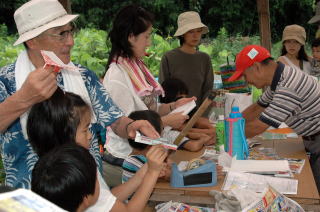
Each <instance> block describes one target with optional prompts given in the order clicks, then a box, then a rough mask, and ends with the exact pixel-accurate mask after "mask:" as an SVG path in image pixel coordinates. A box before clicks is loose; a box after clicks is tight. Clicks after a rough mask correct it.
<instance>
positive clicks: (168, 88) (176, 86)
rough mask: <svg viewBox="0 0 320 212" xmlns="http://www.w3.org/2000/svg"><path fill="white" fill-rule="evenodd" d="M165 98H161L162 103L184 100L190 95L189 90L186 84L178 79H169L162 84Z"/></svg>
mask: <svg viewBox="0 0 320 212" xmlns="http://www.w3.org/2000/svg"><path fill="white" fill-rule="evenodd" d="M161 86H162V88H163V90H164V93H165V97H162V96H160V97H159V98H160V102H161V103H170V102H174V101H176V100H178V99H180V98H184V97H186V96H187V95H188V94H189V90H188V88H187V86H186V84H185V83H184V82H183V81H181V80H179V79H176V78H169V79H166V80H165V81H163V82H162V84H161Z"/></svg>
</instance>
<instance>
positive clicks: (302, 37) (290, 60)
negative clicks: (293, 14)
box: [278, 24, 311, 74]
mask: <svg viewBox="0 0 320 212" xmlns="http://www.w3.org/2000/svg"><path fill="white" fill-rule="evenodd" d="M305 43H306V31H305V29H304V28H303V27H302V26H299V25H296V24H293V25H288V26H286V27H285V28H284V30H283V33H282V50H281V56H280V57H279V58H278V61H280V62H282V63H284V64H286V65H289V66H291V67H294V68H297V69H301V70H302V71H304V72H306V73H308V74H310V72H311V65H310V62H309V57H308V55H307V54H306V52H305V49H304V45H305Z"/></svg>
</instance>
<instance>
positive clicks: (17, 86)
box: [0, 0, 159, 188]
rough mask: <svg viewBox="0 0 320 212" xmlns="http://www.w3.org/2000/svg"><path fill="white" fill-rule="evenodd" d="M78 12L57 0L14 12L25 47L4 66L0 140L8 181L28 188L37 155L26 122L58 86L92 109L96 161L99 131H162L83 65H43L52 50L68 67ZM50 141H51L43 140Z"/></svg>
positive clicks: (0, 90)
mask: <svg viewBox="0 0 320 212" xmlns="http://www.w3.org/2000/svg"><path fill="white" fill-rule="evenodd" d="M77 17H78V15H69V14H67V12H66V11H65V9H64V8H63V7H62V5H61V4H60V3H59V2H58V1H57V0H32V1H29V2H27V3H25V4H24V5H22V6H21V7H20V8H19V9H17V10H16V12H15V14H14V19H15V22H16V25H17V28H18V32H19V38H18V40H17V41H16V42H15V44H14V45H18V44H21V43H23V44H24V45H25V47H26V50H25V51H23V52H22V53H20V54H19V56H18V58H17V60H16V62H15V63H13V64H11V65H8V66H6V67H3V68H2V69H0V132H1V134H0V143H1V147H2V148H1V150H2V153H1V155H2V160H3V164H4V168H5V172H6V181H5V183H6V185H8V186H12V187H16V188H19V187H24V188H30V180H31V171H32V169H33V166H34V164H35V163H36V161H37V159H38V157H37V156H36V154H35V153H34V151H33V149H32V147H31V146H30V144H29V142H28V136H27V133H26V122H27V117H28V111H29V109H30V108H31V107H32V106H33V105H34V104H36V103H38V102H41V101H44V100H46V99H48V98H50V97H51V96H52V94H53V93H54V92H55V90H56V89H57V86H59V87H60V88H62V89H63V90H66V91H69V92H73V93H76V94H78V95H80V96H81V97H82V98H83V99H84V100H85V101H86V102H87V103H88V104H89V105H90V106H91V108H92V111H93V118H92V120H91V129H90V130H91V131H92V134H93V136H92V141H91V147H90V151H91V152H92V153H94V155H95V158H96V161H97V162H98V165H99V166H100V165H101V163H100V162H101V158H100V154H99V149H98V142H97V136H96V134H97V130H98V129H99V128H102V127H106V126H111V128H112V129H113V131H114V132H116V133H117V134H118V135H120V136H121V137H134V136H135V132H136V131H137V130H140V131H141V132H143V133H144V134H146V135H148V136H150V137H153V138H155V137H158V136H159V135H158V133H157V132H156V131H155V130H154V128H153V127H152V126H151V125H150V123H149V122H146V121H132V120H131V119H129V118H127V117H124V116H123V114H122V112H121V110H120V109H119V108H118V107H117V106H116V105H114V103H113V102H112V99H111V98H109V95H108V93H106V91H105V89H104V88H103V86H102V84H100V82H99V80H98V78H97V76H96V75H95V74H94V73H93V72H91V71H89V70H87V69H86V68H85V67H81V68H82V69H80V70H76V71H74V70H73V71H69V70H61V71H60V72H59V73H56V72H54V71H53V70H52V68H43V67H44V64H45V62H44V59H43V57H42V55H41V53H40V50H47V51H52V52H54V53H55V54H56V55H57V56H58V58H59V59H60V60H61V61H62V62H63V63H65V64H68V65H69V66H75V65H74V64H73V63H72V62H71V61H70V51H71V49H72V46H73V44H74V41H73V31H74V27H73V25H72V21H74V20H75V19H76V18H77ZM44 142H47V141H44Z"/></svg>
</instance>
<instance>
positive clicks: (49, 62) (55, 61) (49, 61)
mask: <svg viewBox="0 0 320 212" xmlns="http://www.w3.org/2000/svg"><path fill="white" fill-rule="evenodd" d="M41 55H42V57H43V59H44V62H45V64H44V68H46V67H47V66H53V67H54V69H53V71H54V72H59V71H60V70H61V69H65V70H69V71H78V70H81V68H78V67H77V66H75V65H73V64H64V63H63V62H62V61H61V60H60V59H59V57H57V55H56V54H55V53H54V52H51V51H44V50H41Z"/></svg>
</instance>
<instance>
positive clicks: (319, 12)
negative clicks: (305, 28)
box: [308, 1, 320, 24]
mask: <svg viewBox="0 0 320 212" xmlns="http://www.w3.org/2000/svg"><path fill="white" fill-rule="evenodd" d="M319 21H320V1H319V2H318V3H317V7H316V14H315V16H313V17H312V18H311V19H310V20H309V21H308V24H314V23H317V22H319Z"/></svg>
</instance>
